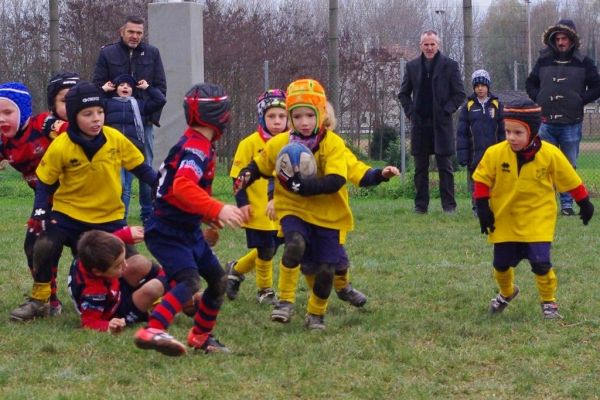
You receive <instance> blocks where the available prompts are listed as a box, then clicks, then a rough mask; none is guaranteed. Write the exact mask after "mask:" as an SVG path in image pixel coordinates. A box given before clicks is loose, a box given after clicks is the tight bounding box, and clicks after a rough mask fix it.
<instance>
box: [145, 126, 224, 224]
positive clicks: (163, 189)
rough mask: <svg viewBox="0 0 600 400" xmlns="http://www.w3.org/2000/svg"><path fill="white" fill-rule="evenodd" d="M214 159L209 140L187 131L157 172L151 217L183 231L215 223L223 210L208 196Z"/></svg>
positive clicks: (213, 172) (214, 155) (219, 203)
mask: <svg viewBox="0 0 600 400" xmlns="http://www.w3.org/2000/svg"><path fill="white" fill-rule="evenodd" d="M215 160H216V153H215V148H214V146H213V144H212V143H211V141H210V140H209V139H207V138H206V137H205V136H203V135H202V134H200V133H198V132H196V131H194V130H193V129H191V128H188V129H187V130H186V131H185V132H184V134H183V136H181V138H180V139H179V141H178V142H177V144H175V146H173V147H172V148H171V150H170V151H169V154H168V155H167V158H166V159H165V161H164V162H163V163H162V165H161V167H160V169H159V173H160V180H159V186H158V189H157V196H156V200H155V202H154V215H155V216H156V217H157V218H158V219H160V220H162V221H165V222H166V223H167V224H168V225H171V226H176V227H179V228H182V229H184V230H193V229H196V228H198V227H199V226H200V223H201V222H203V221H204V222H212V221H215V220H216V219H217V217H218V215H219V212H220V211H221V208H222V207H223V204H222V203H221V202H219V201H217V200H215V199H213V198H212V197H211V193H212V182H213V179H214V177H215Z"/></svg>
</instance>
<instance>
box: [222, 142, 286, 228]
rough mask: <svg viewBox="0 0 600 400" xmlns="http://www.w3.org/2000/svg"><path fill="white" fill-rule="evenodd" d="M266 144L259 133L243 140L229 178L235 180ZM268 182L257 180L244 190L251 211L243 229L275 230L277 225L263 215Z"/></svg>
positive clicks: (234, 157)
mask: <svg viewBox="0 0 600 400" xmlns="http://www.w3.org/2000/svg"><path fill="white" fill-rule="evenodd" d="M266 144H267V143H266V142H265V141H264V140H263V138H262V137H261V136H260V133H258V132H254V133H252V134H250V135H249V136H247V137H246V138H244V139H243V140H242V141H241V142H240V144H239V145H238V147H237V150H236V151H235V155H234V156H233V164H232V166H231V171H229V176H231V177H232V178H237V177H238V175H239V174H240V170H241V169H242V168H244V167H245V166H246V165H248V164H249V163H250V161H252V160H253V159H254V157H256V156H258V155H259V154H260V153H262V152H263V151H264V149H265V146H266ZM268 185H269V180H268V179H265V178H262V177H261V178H259V179H257V180H256V181H255V182H254V183H253V184H252V185H250V186H249V187H248V188H247V189H246V193H247V195H248V201H249V202H250V206H251V209H252V215H251V218H250V220H249V221H248V222H247V223H246V224H244V225H243V227H244V228H251V229H257V230H261V231H274V230H277V223H276V222H274V221H271V220H270V219H269V217H267V215H266V214H265V210H266V209H267V203H268V201H269V199H268V196H267V191H268Z"/></svg>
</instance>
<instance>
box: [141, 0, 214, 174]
mask: <svg viewBox="0 0 600 400" xmlns="http://www.w3.org/2000/svg"><path fill="white" fill-rule="evenodd" d="M203 9H204V5H203V4H201V3H194V2H189V1H185V2H161V3H150V4H149V5H148V25H149V32H148V40H149V42H150V44H152V45H153V46H156V47H158V50H159V51H160V55H161V58H162V62H163V66H164V68H165V74H166V76H167V104H166V105H165V107H164V108H163V112H162V116H161V118H160V125H161V126H160V128H157V127H155V128H154V167H158V166H159V165H160V164H161V163H162V162H163V161H164V159H165V157H166V156H167V153H168V151H169V149H170V148H171V147H172V146H173V145H174V144H175V143H176V142H177V139H178V138H179V137H180V136H181V134H182V133H183V131H184V130H185V128H186V124H185V120H184V116H183V108H182V104H183V95H184V94H185V92H187V90H188V89H189V88H190V87H191V86H192V85H193V84H195V83H198V82H203V81H204V50H203V36H202V11H203Z"/></svg>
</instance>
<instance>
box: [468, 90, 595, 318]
mask: <svg viewBox="0 0 600 400" xmlns="http://www.w3.org/2000/svg"><path fill="white" fill-rule="evenodd" d="M540 116H541V108H540V107H539V106H538V105H537V104H535V103H533V102H532V101H531V100H529V99H528V98H525V97H520V98H518V99H514V100H512V101H511V102H510V103H509V102H507V104H505V106H504V119H505V128H506V141H504V142H501V143H498V144H496V145H494V146H491V147H490V148H488V149H487V151H486V152H485V154H484V155H483V158H482V160H481V162H480V163H479V165H478V166H477V168H476V170H475V172H474V173H473V181H474V186H475V188H474V197H475V202H476V205H477V214H478V217H479V223H480V225H481V233H484V234H487V235H488V241H489V242H490V243H493V244H494V261H493V266H494V278H495V279H496V283H497V284H498V287H499V289H500V293H498V295H497V296H496V297H495V298H493V299H492V301H491V302H490V308H489V310H490V312H491V313H492V314H498V313H500V312H502V311H504V309H505V308H506V307H507V306H508V303H509V302H511V301H512V300H514V298H515V297H517V295H518V294H519V288H518V286H517V285H515V284H514V269H515V267H516V266H517V264H518V263H519V261H520V260H522V259H524V258H525V259H528V260H529V263H530V264H531V270H532V272H533V273H534V274H535V281H536V284H537V288H538V292H539V296H540V303H541V308H542V314H543V316H544V318H547V319H554V318H560V317H561V315H560V314H559V311H558V305H557V303H556V288H557V279H556V274H555V273H554V269H553V268H552V263H551V262H550V246H551V243H552V240H553V239H554V229H555V226H556V215H557V205H556V190H558V191H559V192H569V193H570V194H571V195H572V196H573V198H574V199H575V201H576V202H577V204H578V205H579V207H580V209H581V214H580V218H581V220H582V221H583V224H584V225H587V224H588V222H589V221H590V219H591V218H592V215H593V214H594V206H593V205H592V203H591V202H590V198H589V195H588V191H587V189H586V188H585V186H584V185H583V183H582V181H581V178H580V177H579V176H578V175H577V173H576V172H575V170H574V169H573V167H572V166H571V164H570V163H569V161H568V160H567V158H566V157H565V156H564V154H563V153H562V152H561V151H560V150H559V149H558V148H557V147H556V146H554V145H552V144H550V143H548V142H543V141H541V140H540V138H539V136H538V129H539V126H540Z"/></svg>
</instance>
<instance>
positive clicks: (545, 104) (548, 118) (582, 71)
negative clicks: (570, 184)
mask: <svg viewBox="0 0 600 400" xmlns="http://www.w3.org/2000/svg"><path fill="white" fill-rule="evenodd" d="M542 40H543V43H544V45H545V46H546V47H544V48H543V49H542V50H541V51H540V57H539V58H538V60H537V62H536V63H535V66H534V67H533V70H532V71H531V73H530V74H529V77H528V78H527V81H526V83H525V86H526V89H527V94H528V95H529V97H530V98H531V99H532V100H533V101H535V102H536V103H538V104H539V105H540V106H541V107H542V125H541V126H540V132H539V134H540V137H541V138H542V139H543V140H546V141H548V142H550V143H552V144H555V145H557V146H558V147H560V149H561V150H562V151H563V153H565V155H566V156H567V158H568V159H569V161H570V162H571V164H572V165H573V166H574V167H575V166H576V165H577V156H578V155H579V142H581V133H582V132H581V125H582V121H583V106H584V105H585V104H587V103H589V102H592V101H594V100H596V99H597V98H598V97H600V76H599V75H598V69H597V68H596V66H595V65H594V62H593V61H592V60H591V59H590V58H589V57H585V56H584V55H583V54H581V52H580V51H579V35H578V34H577V31H576V30H575V24H574V23H573V21H571V20H570V19H561V20H560V21H558V23H557V24H556V25H553V26H551V27H549V28H548V29H547V30H546V31H545V32H544V34H543V36H542ZM560 209H561V214H562V215H567V216H569V215H575V212H574V211H573V198H572V197H571V195H570V194H569V193H561V194H560Z"/></svg>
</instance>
